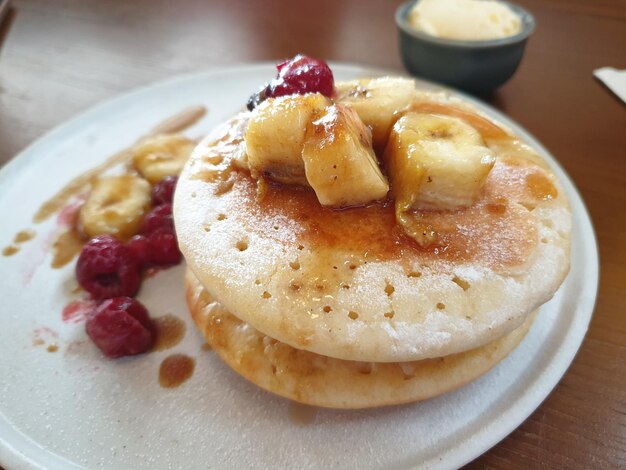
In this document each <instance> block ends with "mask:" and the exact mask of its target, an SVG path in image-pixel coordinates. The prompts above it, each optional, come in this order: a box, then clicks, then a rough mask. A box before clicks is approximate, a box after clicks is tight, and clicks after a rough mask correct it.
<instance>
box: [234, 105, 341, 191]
mask: <svg viewBox="0 0 626 470" xmlns="http://www.w3.org/2000/svg"><path fill="white" fill-rule="evenodd" d="M329 104H330V101H329V100H328V98H326V97H325V96H323V95H321V94H319V93H309V94H306V95H289V96H283V97H280V98H269V99H267V100H266V101H264V102H263V103H262V104H260V105H259V106H257V107H256V108H255V109H254V112H253V114H252V117H251V118H250V122H249V123H248V129H247V131H246V135H245V141H246V150H247V153H248V163H249V165H250V171H251V172H252V176H253V177H255V178H259V177H261V176H264V177H268V178H271V179H273V180H274V181H278V182H279V183H284V184H300V185H308V183H307V180H306V177H305V175H304V163H303V162H302V145H303V143H304V133H305V130H306V127H307V125H308V124H309V122H310V121H311V119H312V115H313V114H314V113H316V112H321V111H323V110H324V108H326V106H328V105H329Z"/></svg>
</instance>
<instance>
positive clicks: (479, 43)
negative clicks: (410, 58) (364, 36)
mask: <svg viewBox="0 0 626 470" xmlns="http://www.w3.org/2000/svg"><path fill="white" fill-rule="evenodd" d="M420 1H421V0H408V1H407V2H404V3H403V4H402V5H400V6H399V7H398V8H397V9H396V14H395V19H396V25H397V27H398V28H399V29H401V30H402V31H403V32H405V33H406V34H408V35H409V36H412V37H414V38H416V39H420V40H422V41H425V42H430V43H433V44H437V45H441V46H452V47H459V48H466V49H482V48H495V47H501V46H506V45H510V44H515V43H519V42H523V41H525V40H526V39H528V37H529V36H530V35H531V34H532V33H533V32H534V31H535V28H536V21H535V17H534V16H533V15H532V14H531V13H530V12H529V11H528V10H526V9H525V8H522V7H521V6H519V5H517V4H515V3H511V2H507V1H503V0H497V1H498V3H503V4H505V5H507V6H508V7H509V8H511V9H512V10H513V12H514V13H515V14H516V15H518V16H519V17H520V20H521V23H522V28H521V30H520V32H519V33H517V34H514V35H513V36H507V37H505V38H498V39H479V40H466V39H446V38H439V37H436V36H431V35H429V34H426V33H423V32H421V31H418V30H416V29H415V28H413V27H412V26H410V25H409V23H408V21H407V17H408V13H409V11H410V10H411V9H412V8H413V6H414V5H416V4H417V3H419V2H420Z"/></svg>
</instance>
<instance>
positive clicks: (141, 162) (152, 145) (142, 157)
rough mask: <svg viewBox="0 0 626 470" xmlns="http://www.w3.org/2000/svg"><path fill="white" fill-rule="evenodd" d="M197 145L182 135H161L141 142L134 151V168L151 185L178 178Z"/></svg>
mask: <svg viewBox="0 0 626 470" xmlns="http://www.w3.org/2000/svg"><path fill="white" fill-rule="evenodd" d="M195 146H196V143H195V142H194V141H193V140H190V139H188V138H187V137H185V136H182V135H180V134H159V135H155V136H152V137H148V138H146V139H144V140H142V141H141V142H139V143H138V144H137V145H136V146H135V147H134V148H133V150H132V152H133V166H134V167H135V169H136V170H137V171H138V172H139V174H140V175H141V176H143V177H144V178H145V179H147V180H148V181H149V182H150V183H151V184H155V183H158V182H159V181H161V180H162V179H163V178H165V177H166V176H178V175H179V174H180V172H181V170H182V169H183V166H184V165H185V163H186V162H187V159H188V158H189V155H191V152H192V150H193V149H194V148H195Z"/></svg>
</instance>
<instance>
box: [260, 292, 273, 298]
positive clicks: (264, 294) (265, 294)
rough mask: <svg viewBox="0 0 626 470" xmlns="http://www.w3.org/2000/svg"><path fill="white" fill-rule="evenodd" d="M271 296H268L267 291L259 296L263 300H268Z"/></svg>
mask: <svg viewBox="0 0 626 470" xmlns="http://www.w3.org/2000/svg"><path fill="white" fill-rule="evenodd" d="M271 296H272V294H270V293H269V292H268V291H265V292H263V294H261V297H263V298H264V299H269V298H270V297H271Z"/></svg>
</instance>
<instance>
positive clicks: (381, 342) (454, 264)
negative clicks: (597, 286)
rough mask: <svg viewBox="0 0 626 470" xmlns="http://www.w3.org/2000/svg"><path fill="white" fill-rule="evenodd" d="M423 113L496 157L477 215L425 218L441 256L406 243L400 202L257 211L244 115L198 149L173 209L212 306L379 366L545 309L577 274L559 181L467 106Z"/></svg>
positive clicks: (444, 105)
mask: <svg viewBox="0 0 626 470" xmlns="http://www.w3.org/2000/svg"><path fill="white" fill-rule="evenodd" d="M419 101H420V104H421V105H423V106H424V108H425V109H426V108H428V107H429V106H431V107H433V108H436V109H437V112H438V113H439V114H444V113H446V112H448V113H449V114H455V115H457V116H458V115H459V114H463V113H465V114H466V118H467V119H469V120H470V121H471V120H473V121H474V123H478V124H477V126H478V127H477V128H478V130H479V131H481V133H482V134H483V137H484V138H485V140H486V142H487V144H488V145H489V146H490V147H491V148H492V149H493V150H494V151H495V152H496V154H497V162H496V165H495V166H494V168H493V170H492V171H491V173H490V174H489V177H488V179H487V182H486V183H485V187H484V188H483V189H484V190H483V195H482V196H481V198H480V199H479V200H478V201H477V202H476V203H475V204H474V205H473V206H471V207H469V208H467V209H463V210H458V211H452V212H423V213H422V214H421V216H422V217H423V218H424V219H425V221H426V222H428V223H430V224H431V225H432V226H433V227H434V228H435V230H436V231H437V233H438V234H439V240H440V242H439V244H438V245H437V246H434V247H430V248H428V249H424V248H421V247H419V246H418V245H417V244H416V243H415V242H414V241H413V240H411V239H409V238H408V237H406V236H405V235H404V234H403V232H402V230H401V228H399V227H398V226H397V225H396V223H395V218H394V210H393V203H392V202H390V201H385V202H381V203H377V204H373V205H371V206H368V207H362V208H351V209H343V210H333V209H330V208H323V207H322V206H321V205H320V204H319V202H318V201H317V199H316V197H315V194H314V193H313V192H312V191H311V190H306V189H297V188H288V187H278V186H276V187H274V186H268V187H267V188H264V191H266V192H265V195H264V196H263V197H262V198H258V197H257V183H256V181H255V180H253V179H252V178H251V177H250V175H249V172H248V171H247V170H246V169H245V144H244V143H243V133H244V132H245V126H246V121H247V116H248V114H247V113H242V114H240V115H238V116H236V117H235V118H233V119H232V120H231V121H229V122H227V123H226V124H225V125H223V126H222V127H220V128H219V129H217V130H216V131H215V132H214V133H213V134H212V135H210V136H209V137H207V138H206V139H204V140H203V141H202V142H201V143H200V144H199V145H198V147H197V148H196V150H195V151H194V153H193V154H192V156H191V158H190V160H189V162H188V163H187V165H186V167H185V169H184V170H183V173H182V175H181V177H180V179H179V182H178V186H177V190H176V195H175V200H174V218H175V224H176V230H177V234H178V240H179V244H180V248H181V250H182V252H183V254H184V256H185V258H186V260H187V263H188V266H189V267H190V269H191V270H192V271H193V272H194V274H195V275H196V277H197V278H198V279H199V280H200V282H201V283H202V284H203V285H204V287H205V288H206V289H207V291H208V292H209V293H210V295H211V296H213V297H214V298H216V299H217V300H218V301H219V302H220V303H221V304H222V305H224V307H225V308H226V309H228V310H229V311H231V312H232V313H233V314H235V315H236V316H237V317H239V318H240V319H242V320H243V321H245V322H247V323H249V324H250V325H252V326H253V327H254V328H256V329H257V330H259V331H261V332H263V333H264V334H266V335H268V336H270V337H272V338H275V339H277V340H279V341H281V342H283V343H287V344H288V345H290V346H293V347H295V348H297V349H304V350H309V351H312V352H315V353H317V354H321V355H325V356H330V357H335V358H339V359H345V360H356V361H374V362H395V361H413V360H420V359H425V358H432V357H441V356H445V355H449V354H454V353H457V352H462V351H466V350H468V349H472V348H476V347H479V346H482V345H484V344H486V343H489V342H491V341H494V340H496V339H497V338H499V337H501V336H503V335H504V334H506V333H508V332H510V331H512V330H513V329H515V328H516V327H518V326H519V325H520V324H521V323H522V322H523V321H524V319H525V318H526V316H527V315H528V314H530V313H531V312H532V311H533V310H535V309H536V308H537V307H538V306H540V305H541V304H543V303H544V302H546V301H547V300H549V299H550V298H551V296H552V295H553V294H554V292H555V291H556V289H557V288H558V286H559V285H560V283H561V282H562V280H563V278H564V277H565V275H566V273H567V270H568V268H569V234H570V225H571V215H570V212H569V207H568V203H567V199H566V197H565V194H564V191H563V189H562V188H561V186H560V185H559V183H558V181H556V178H555V177H554V175H553V174H552V173H551V172H550V170H549V169H548V168H547V167H546V165H545V163H544V162H543V161H542V160H541V159H540V158H539V157H538V156H537V155H536V154H535V153H534V152H533V151H532V150H531V149H530V148H529V147H527V146H526V145H524V144H523V143H521V142H519V140H517V139H516V138H515V137H514V136H512V135H508V134H507V133H506V132H505V131H500V132H499V133H498V132H495V133H493V132H492V131H493V129H494V126H493V125H491V127H489V126H485V128H484V129H481V128H480V122H479V120H480V119H483V118H478V116H477V115H476V114H473V113H475V111H474V110H472V109H471V108H470V107H469V106H468V105H466V104H463V103H459V102H454V103H453V106H452V107H451V106H450V103H449V100H448V98H446V97H445V96H443V95H430V94H421V95H420V98H419ZM431 112H432V111H431ZM483 121H484V119H483ZM470 124H472V122H470Z"/></svg>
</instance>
